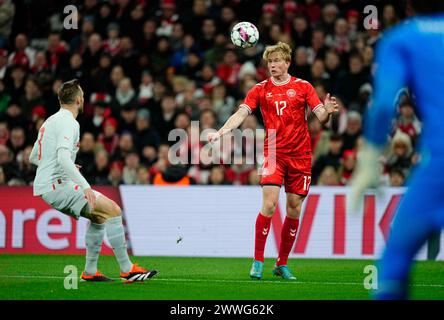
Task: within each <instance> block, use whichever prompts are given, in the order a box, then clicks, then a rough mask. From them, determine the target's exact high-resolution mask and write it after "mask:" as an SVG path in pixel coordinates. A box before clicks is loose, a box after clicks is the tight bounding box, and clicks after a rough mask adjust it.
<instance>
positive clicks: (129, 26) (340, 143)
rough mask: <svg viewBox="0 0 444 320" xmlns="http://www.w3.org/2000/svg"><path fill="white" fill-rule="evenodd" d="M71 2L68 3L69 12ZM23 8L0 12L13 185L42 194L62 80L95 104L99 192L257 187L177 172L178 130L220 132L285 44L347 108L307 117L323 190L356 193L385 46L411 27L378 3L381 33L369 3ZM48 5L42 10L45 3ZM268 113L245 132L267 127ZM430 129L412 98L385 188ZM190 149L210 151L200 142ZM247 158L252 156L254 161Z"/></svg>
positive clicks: (2, 117) (5, 181)
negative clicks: (37, 184)
mask: <svg viewBox="0 0 444 320" xmlns="http://www.w3.org/2000/svg"><path fill="white" fill-rule="evenodd" d="M65 2H66V3H65ZM65 2H64V1H45V2H44V4H43V2H42V1H33V2H31V3H28V2H26V1H11V0H4V1H2V4H1V5H0V47H1V49H0V185H29V184H31V183H32V181H33V178H34V175H35V170H36V168H35V166H33V165H32V164H30V162H29V159H28V158H29V154H30V151H31V149H32V145H33V144H34V142H35V140H36V137H37V134H38V130H39V128H40V126H41V125H42V123H43V121H44V120H45V119H47V118H48V117H49V116H51V115H52V114H53V113H55V112H57V110H58V108H59V104H58V100H57V90H58V88H59V87H60V85H61V83H62V82H64V81H67V80H71V79H73V78H77V79H79V80H80V82H81V85H82V88H83V90H84V94H85V110H84V113H83V114H82V115H81V116H79V117H78V121H79V123H80V125H81V141H80V150H79V152H78V155H77V160H76V163H77V164H78V165H79V166H81V168H80V170H81V172H82V174H83V175H84V176H85V177H86V179H87V180H88V181H89V182H90V183H91V184H97V185H114V186H116V185H119V184H156V185H158V184H208V185H230V184H235V185H257V184H258V182H259V177H258V174H257V170H256V169H257V167H258V166H260V161H257V162H256V163H253V164H246V163H241V164H226V163H222V164H210V165H208V164H203V163H195V164H189V165H173V164H171V163H170V161H169V160H168V152H169V149H170V148H171V146H172V145H173V144H174V143H175V141H169V140H168V134H169V132H170V131H171V130H172V129H175V128H180V129H184V130H188V131H189V130H190V125H191V122H192V121H199V126H200V130H204V129H208V128H215V129H218V128H219V127H220V126H221V124H223V123H224V122H225V121H226V120H227V119H228V117H229V116H230V115H231V114H232V113H233V112H234V111H235V110H236V108H237V107H238V106H239V104H240V103H241V102H242V101H243V98H244V97H245V94H246V92H247V91H248V90H249V89H250V88H251V87H252V86H253V85H254V84H255V83H257V82H259V81H262V80H264V79H266V78H267V69H266V64H265V63H264V61H263V60H262V52H263V50H264V48H265V46H266V45H270V44H275V43H276V42H277V41H284V42H287V43H289V44H291V46H292V48H293V56H294V58H293V61H292V64H291V66H290V71H289V72H290V74H291V75H292V76H295V77H298V78H302V79H305V80H307V81H309V82H310V83H312V84H313V86H314V87H315V89H316V91H317V93H318V96H319V97H320V99H321V100H322V101H323V100H324V97H325V95H326V93H328V92H329V93H331V94H332V95H334V96H336V97H337V99H338V101H339V102H340V106H341V111H340V113H339V115H336V116H334V117H333V119H332V121H331V122H330V123H328V124H327V125H326V126H321V124H320V123H319V121H318V120H317V119H316V117H313V116H309V117H308V120H307V121H308V126H309V131H310V134H311V137H312V149H313V170H312V174H313V178H312V184H313V185H324V186H339V185H347V184H348V183H349V179H350V177H351V174H352V173H353V170H354V168H355V166H356V161H357V154H358V152H359V148H360V146H361V145H362V138H361V133H362V130H363V118H364V114H365V112H366V110H367V109H368V107H369V106H370V105H371V99H370V98H371V95H372V75H373V71H374V65H373V58H374V52H375V45H376V44H377V42H378V39H379V38H380V37H382V36H383V34H384V32H385V31H386V30H388V29H390V28H391V27H392V26H393V25H395V24H397V23H399V22H400V21H402V19H404V18H405V16H404V13H403V12H402V10H400V8H397V7H395V6H393V5H391V4H384V2H379V6H378V9H379V11H378V12H379V20H378V25H377V27H378V28H377V29H369V30H366V29H364V27H363V25H362V20H363V15H364V13H363V7H364V5H365V1H351V0H337V1H316V0H298V1H282V0H281V1H273V0H270V1H268V2H262V1H223V0H212V1H206V0H194V1H179V0H177V1H174V0H160V1H151V0H137V1H131V0H114V1H100V0H84V1H69V3H68V1H65ZM66 4H74V5H76V7H77V8H78V12H79V16H78V20H76V21H75V22H77V23H78V29H66V28H64V26H63V22H64V18H65V17H66V14H64V13H63V7H64V5H66ZM42 5H45V8H46V9H47V10H46V11H45V10H43V11H45V12H44V14H45V16H42V13H41V12H42V10H41V8H40V10H38V8H36V6H42ZM238 21H250V22H252V23H254V24H255V25H256V26H257V27H258V29H259V33H260V40H259V43H258V45H257V46H255V47H253V48H249V49H237V48H235V47H234V46H233V45H232V44H231V41H230V29H231V27H232V26H233V24H234V23H235V22H238ZM262 125H263V121H262V117H261V114H260V112H259V111H257V112H254V113H253V114H252V115H250V116H249V117H248V118H247V120H246V121H245V122H244V124H243V125H242V128H250V129H260V128H262ZM420 132H421V122H420V120H419V119H418V116H417V115H416V114H415V106H414V101H412V99H410V98H408V95H400V99H399V106H398V115H397V118H396V121H395V122H394V123H393V130H392V135H391V137H390V140H389V143H388V144H387V150H386V152H385V156H384V157H383V158H381V162H382V163H383V172H381V181H382V182H383V183H384V184H385V185H390V186H403V185H404V181H405V179H406V178H408V176H409V174H410V171H411V167H412V165H414V164H415V163H417V162H418V161H419V156H418V154H417V153H416V152H415V145H416V142H417V137H418V135H419V134H420ZM187 143H188V146H189V148H188V152H189V153H190V154H192V153H193V152H194V151H195V150H194V149H195V148H199V147H202V146H203V145H205V143H206V142H205V141H201V142H197V143H193V142H192V141H188V142H187ZM241 153H242V150H241Z"/></svg>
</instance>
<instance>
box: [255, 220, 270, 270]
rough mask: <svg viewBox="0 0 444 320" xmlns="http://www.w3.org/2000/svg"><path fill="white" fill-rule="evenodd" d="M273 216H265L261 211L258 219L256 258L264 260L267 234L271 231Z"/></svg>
mask: <svg viewBox="0 0 444 320" xmlns="http://www.w3.org/2000/svg"><path fill="white" fill-rule="evenodd" d="M270 224H271V217H265V216H264V215H262V213H260V212H259V214H258V216H257V219H256V237H255V243H254V260H258V261H261V262H264V249H265V242H266V241H267V236H268V234H269V233H270Z"/></svg>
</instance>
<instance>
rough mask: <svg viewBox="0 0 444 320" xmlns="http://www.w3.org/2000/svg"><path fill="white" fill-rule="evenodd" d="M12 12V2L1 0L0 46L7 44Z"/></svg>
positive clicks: (12, 16) (13, 7) (10, 29)
mask: <svg viewBox="0 0 444 320" xmlns="http://www.w3.org/2000/svg"><path fill="white" fill-rule="evenodd" d="M14 14H15V4H14V2H13V1H12V0H3V1H2V5H1V6H0V48H4V47H5V46H6V45H7V44H8V41H9V36H10V34H11V31H12V24H13V18H14Z"/></svg>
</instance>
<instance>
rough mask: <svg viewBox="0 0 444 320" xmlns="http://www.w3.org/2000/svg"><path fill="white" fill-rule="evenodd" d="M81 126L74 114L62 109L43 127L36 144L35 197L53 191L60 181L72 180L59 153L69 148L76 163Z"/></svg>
mask: <svg viewBox="0 0 444 320" xmlns="http://www.w3.org/2000/svg"><path fill="white" fill-rule="evenodd" d="M79 139H80V125H79V123H78V122H77V120H76V119H75V118H74V116H73V114H72V113H71V112H70V111H69V110H67V109H63V108H61V109H60V110H59V111H58V112H57V113H55V114H54V115H52V116H51V117H49V118H48V119H47V120H46V121H45V122H44V123H43V125H42V127H41V128H40V130H39V134H38V136H37V140H36V142H35V143H34V147H33V149H35V150H33V151H36V152H37V163H38V167H37V173H36V175H35V179H34V187H33V188H34V195H35V196H38V195H41V194H44V193H46V192H49V191H51V190H52V184H53V183H54V182H56V181H57V180H58V179H61V180H62V181H67V180H70V179H69V178H68V176H67V175H66V174H65V173H64V171H63V169H62V168H61V166H60V165H59V164H58V162H57V151H58V149H60V148H67V149H68V150H70V151H71V159H72V161H73V162H74V161H75V159H76V155H77V151H79V146H80V143H79Z"/></svg>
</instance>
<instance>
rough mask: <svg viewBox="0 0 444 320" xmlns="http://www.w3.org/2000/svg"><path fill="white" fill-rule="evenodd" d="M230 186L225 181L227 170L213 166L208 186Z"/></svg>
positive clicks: (220, 166)
mask: <svg viewBox="0 0 444 320" xmlns="http://www.w3.org/2000/svg"><path fill="white" fill-rule="evenodd" d="M226 184H229V183H228V182H227V181H226V180H225V168H224V166H222V165H216V166H213V167H212V168H211V170H210V175H209V177H208V185H212V186H215V185H226Z"/></svg>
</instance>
